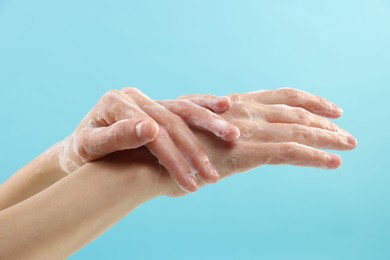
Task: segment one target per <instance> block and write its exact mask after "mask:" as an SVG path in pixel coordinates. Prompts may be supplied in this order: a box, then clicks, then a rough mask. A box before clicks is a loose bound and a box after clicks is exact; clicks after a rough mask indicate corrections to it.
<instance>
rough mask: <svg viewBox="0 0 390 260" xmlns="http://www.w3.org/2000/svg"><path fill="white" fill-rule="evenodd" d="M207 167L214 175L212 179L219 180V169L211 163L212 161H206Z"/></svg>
mask: <svg viewBox="0 0 390 260" xmlns="http://www.w3.org/2000/svg"><path fill="white" fill-rule="evenodd" d="M206 165H207V166H206V168H207V172H208V173H209V174H210V175H211V176H212V177H214V178H213V179H211V181H213V182H217V181H218V180H219V178H220V176H219V174H218V172H217V170H216V169H215V167H214V166H213V165H212V164H211V162H209V161H208V162H206Z"/></svg>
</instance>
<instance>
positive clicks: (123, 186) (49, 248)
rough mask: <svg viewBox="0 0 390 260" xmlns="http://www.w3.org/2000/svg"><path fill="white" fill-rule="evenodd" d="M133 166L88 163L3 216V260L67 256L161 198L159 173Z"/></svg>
mask: <svg viewBox="0 0 390 260" xmlns="http://www.w3.org/2000/svg"><path fill="white" fill-rule="evenodd" d="M118 164H119V163H118ZM129 166H130V167H127V170H126V171H123V170H121V171H120V170H116V168H117V166H115V165H112V164H105V162H96V163H91V164H87V165H85V166H83V167H82V168H80V169H79V170H77V171H76V172H74V173H73V174H72V175H70V176H68V177H67V178H64V179H62V180H61V181H58V182H57V183H55V184H54V185H52V186H51V187H49V188H47V189H46V190H44V191H42V192H40V193H39V194H36V195H35V196H33V197H31V198H29V199H27V200H25V201H23V202H21V203H19V204H17V205H14V206H13V207H10V208H8V209H6V210H3V211H2V212H0V248H1V250H0V259H20V258H22V259H23V258H28V259H59V258H65V257H67V256H69V255H70V254H72V253H74V252H75V251H77V250H78V249H80V248H81V247H83V246H85V245H86V244H87V243H89V242H90V241H92V240H93V239H95V238H96V237H98V236H99V235H100V234H101V233H103V232H104V231H105V230H107V229H108V228H109V227H110V226H112V225H113V224H114V223H116V222H117V221H119V220H120V219H121V218H123V217H124V216H125V215H126V214H128V213H129V212H130V211H132V210H133V209H134V208H136V207H137V206H139V205H140V204H142V203H144V202H146V201H147V200H149V199H151V198H153V197H155V196H158V195H159V190H158V189H157V188H158V187H157V188H156V187H154V184H155V181H156V180H155V179H154V178H153V177H157V176H158V175H159V174H158V171H159V169H158V168H156V167H151V164H150V163H149V164H148V163H143V162H142V160H139V161H138V162H134V163H132V164H131V165H129ZM122 168H123V167H122Z"/></svg>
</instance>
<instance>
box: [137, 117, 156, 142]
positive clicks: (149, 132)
mask: <svg viewBox="0 0 390 260" xmlns="http://www.w3.org/2000/svg"><path fill="white" fill-rule="evenodd" d="M135 134H136V135H137V137H138V138H139V139H141V140H145V139H146V140H149V139H153V137H154V136H155V129H154V125H153V122H151V121H148V120H144V121H140V122H138V123H137V124H136V126H135Z"/></svg>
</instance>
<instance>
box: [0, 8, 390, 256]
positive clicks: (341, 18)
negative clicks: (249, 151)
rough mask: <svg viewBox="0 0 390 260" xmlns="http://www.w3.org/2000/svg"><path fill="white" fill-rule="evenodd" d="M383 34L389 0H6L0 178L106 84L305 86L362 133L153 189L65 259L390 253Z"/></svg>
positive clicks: (166, 92)
mask: <svg viewBox="0 0 390 260" xmlns="http://www.w3.org/2000/svg"><path fill="white" fill-rule="evenodd" d="M389 47H390V1H388V0H366V1H358V0H349V1H343V0H331V1H309V0H307V1H305V0H302V1H289V0H285V1H282V0H269V1H254V0H252V1H248V0H240V1H231V0H225V1H212V0H208V1H206V0H197V1H183V0H177V1H157V0H156V1H147V0H143V1H75V0H67V1H16V0H15V1H4V0H3V1H1V0H0V119H1V130H0V134H1V135H0V141H1V148H0V151H1V152H0V153H1V156H0V166H1V175H0V181H1V182H3V181H5V180H6V179H7V178H8V177H9V176H11V175H12V173H13V172H15V171H16V170H17V169H18V168H20V167H22V166H23V165H24V164H26V163H27V162H28V161H30V160H31V159H32V158H34V157H35V156H37V155H38V154H39V153H41V152H42V151H44V150H45V149H46V148H47V147H49V146H51V145H52V144H53V143H55V142H57V141H59V140H61V139H62V138H64V137H65V136H66V135H68V134H70V133H71V132H72V130H73V129H74V128H75V126H76V125H77V123H78V122H79V121H80V120H81V118H82V117H83V116H84V115H85V114H86V112H87V111H88V110H89V109H90V108H91V107H92V106H93V105H94V104H95V103H96V101H97V100H98V98H99V97H100V96H101V95H102V94H103V93H105V92H106V91H107V90H109V89H112V88H117V89H118V88H122V87H124V86H129V85H131V86H136V87H138V88H141V89H142V90H143V91H144V92H145V93H147V94H148V95H150V96H151V97H153V98H155V99H165V98H175V97H177V96H179V95H182V94H187V93H214V94H228V93H231V92H246V91H253V90H257V89H274V88H280V87H295V88H301V89H303V90H306V91H309V92H312V93H315V94H318V95H321V96H324V97H327V98H329V99H330V100H332V101H334V102H335V103H337V104H339V105H340V106H341V107H343V108H344V110H345V115H344V117H343V118H342V119H340V120H337V122H338V123H339V124H340V125H341V126H342V127H344V128H346V129H348V130H349V131H351V132H352V133H353V134H355V135H356V136H357V137H358V139H359V147H358V149H357V150H355V151H353V152H348V153H347V152H346V153H342V156H343V159H344V165H343V166H342V168H341V169H340V170H338V171H324V170H316V169H305V168H293V167H288V166H286V167H263V168H259V169H256V170H253V171H251V172H250V173H247V174H244V175H237V176H235V177H232V178H230V179H227V180H224V181H222V182H221V183H219V184H218V185H214V186H210V187H206V188H204V189H203V190H201V191H199V192H198V193H196V194H192V195H190V196H187V197H184V198H180V199H169V198H160V199H156V200H154V201H151V202H150V203H147V204H145V205H143V206H142V207H141V208H139V209H137V210H136V211H135V212H133V213H132V214H131V215H130V216H128V217H126V218H125V219H124V220H123V221H121V222H120V223H119V224H117V225H116V226H115V227H114V228H112V229H111V230H110V231H108V232H107V233H106V234H104V235H103V236H101V237H100V238H99V239H97V240H96V241H94V242H93V243H91V244H90V245H88V246H87V247H86V248H85V249H83V250H81V251H80V252H79V253H77V254H75V255H74V256H73V257H72V258H71V259H74V260H75V259H343V260H345V259H354V260H355V259H369V260H373V259H390V205H389V200H390V171H389V169H388V162H389V159H388V158H389V144H390V142H389V132H390V129H389V126H390V123H389V120H390V116H389V112H390V109H389V94H390V90H389V87H390V50H389Z"/></svg>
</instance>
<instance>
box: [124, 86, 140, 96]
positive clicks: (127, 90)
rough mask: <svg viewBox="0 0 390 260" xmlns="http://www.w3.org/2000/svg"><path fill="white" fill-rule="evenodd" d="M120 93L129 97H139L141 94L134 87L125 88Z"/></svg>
mask: <svg viewBox="0 0 390 260" xmlns="http://www.w3.org/2000/svg"><path fill="white" fill-rule="evenodd" d="M121 91H122V92H123V93H125V94H127V95H129V96H133V95H139V94H140V93H141V91H140V90H139V89H137V88H135V87H125V88H123V89H122V90H121Z"/></svg>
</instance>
